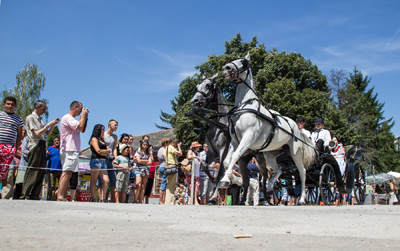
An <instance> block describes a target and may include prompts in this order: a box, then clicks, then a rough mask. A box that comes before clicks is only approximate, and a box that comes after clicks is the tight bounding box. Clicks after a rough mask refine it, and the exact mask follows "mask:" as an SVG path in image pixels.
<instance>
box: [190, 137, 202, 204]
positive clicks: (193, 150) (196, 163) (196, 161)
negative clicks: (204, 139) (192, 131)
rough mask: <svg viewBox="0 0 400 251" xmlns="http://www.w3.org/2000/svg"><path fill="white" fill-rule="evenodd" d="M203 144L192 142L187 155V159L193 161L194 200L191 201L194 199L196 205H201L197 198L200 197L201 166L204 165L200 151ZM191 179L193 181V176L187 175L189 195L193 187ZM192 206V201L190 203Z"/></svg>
mask: <svg viewBox="0 0 400 251" xmlns="http://www.w3.org/2000/svg"><path fill="white" fill-rule="evenodd" d="M200 147H201V144H199V142H192V145H191V146H190V150H189V151H188V153H187V158H188V160H189V161H190V160H193V162H192V163H193V165H192V168H194V192H195V195H194V198H190V200H192V199H194V204H195V205H199V202H198V201H197V197H198V196H199V191H200V166H201V165H202V161H201V159H200V157H199V150H200ZM191 179H192V174H191V173H187V174H186V182H187V184H188V186H189V194H190V187H191ZM189 204H191V205H192V201H191V202H190V203H189Z"/></svg>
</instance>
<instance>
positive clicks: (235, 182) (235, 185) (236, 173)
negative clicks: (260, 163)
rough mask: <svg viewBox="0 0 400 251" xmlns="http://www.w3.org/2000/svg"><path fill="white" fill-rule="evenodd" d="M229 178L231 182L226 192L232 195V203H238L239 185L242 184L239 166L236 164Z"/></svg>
mask: <svg viewBox="0 0 400 251" xmlns="http://www.w3.org/2000/svg"><path fill="white" fill-rule="evenodd" d="M231 180H232V183H231V185H230V187H229V190H228V192H229V193H230V194H231V196H232V205H239V199H240V198H239V197H240V187H241V186H242V185H243V180H242V175H241V174H240V168H239V166H238V165H237V164H235V165H234V166H233V169H232V176H231Z"/></svg>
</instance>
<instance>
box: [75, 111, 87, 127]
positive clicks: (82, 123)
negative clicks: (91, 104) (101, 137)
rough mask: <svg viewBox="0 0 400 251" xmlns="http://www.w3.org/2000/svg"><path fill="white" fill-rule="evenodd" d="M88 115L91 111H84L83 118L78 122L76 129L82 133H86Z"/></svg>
mask: <svg viewBox="0 0 400 251" xmlns="http://www.w3.org/2000/svg"><path fill="white" fill-rule="evenodd" d="M88 115H89V109H83V110H82V114H81V117H80V119H79V121H78V127H77V128H76V129H77V130H79V131H81V132H84V129H85V124H86V120H87V117H88Z"/></svg>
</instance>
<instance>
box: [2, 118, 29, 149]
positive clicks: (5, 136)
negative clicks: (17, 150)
mask: <svg viewBox="0 0 400 251" xmlns="http://www.w3.org/2000/svg"><path fill="white" fill-rule="evenodd" d="M22 126H24V123H23V122H22V119H21V117H20V116H19V115H17V114H15V113H12V114H8V113H6V112H3V111H1V112H0V144H7V145H15V144H16V142H17V129H18V128H19V127H22Z"/></svg>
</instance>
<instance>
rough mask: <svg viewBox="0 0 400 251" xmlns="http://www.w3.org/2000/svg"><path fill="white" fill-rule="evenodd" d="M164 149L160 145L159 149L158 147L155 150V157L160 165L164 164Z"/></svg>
mask: <svg viewBox="0 0 400 251" xmlns="http://www.w3.org/2000/svg"><path fill="white" fill-rule="evenodd" d="M164 150H165V148H163V147H161V148H160V149H158V152H157V158H158V161H159V162H160V166H165V158H164V155H162V153H163V151H164Z"/></svg>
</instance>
